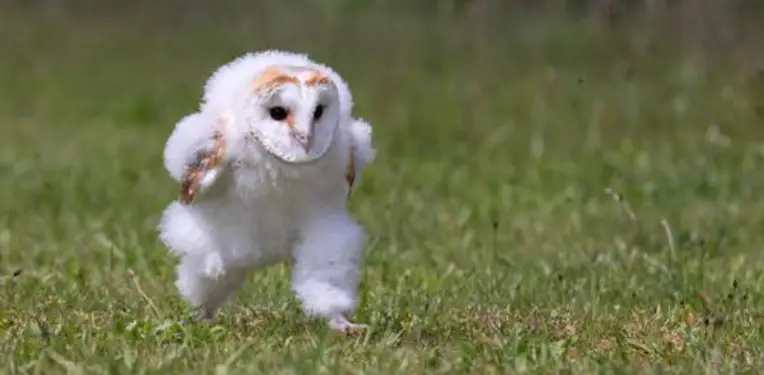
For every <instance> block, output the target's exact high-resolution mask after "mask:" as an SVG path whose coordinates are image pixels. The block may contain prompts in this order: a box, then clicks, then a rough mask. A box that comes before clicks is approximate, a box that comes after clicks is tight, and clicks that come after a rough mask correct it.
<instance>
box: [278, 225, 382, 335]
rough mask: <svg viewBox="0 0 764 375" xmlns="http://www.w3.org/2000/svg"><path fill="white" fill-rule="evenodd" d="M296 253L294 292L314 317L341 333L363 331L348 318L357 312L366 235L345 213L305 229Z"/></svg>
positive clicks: (293, 277) (293, 273)
mask: <svg viewBox="0 0 764 375" xmlns="http://www.w3.org/2000/svg"><path fill="white" fill-rule="evenodd" d="M302 239H303V240H302V242H301V243H300V244H299V245H298V246H297V247H296V248H295V249H294V260H295V262H294V266H293V269H292V290H293V292H294V293H295V294H296V295H297V297H298V298H299V299H300V300H301V301H302V304H303V309H304V310H305V312H306V313H307V314H308V315H310V316H319V317H323V318H325V319H328V320H329V326H330V328H331V329H333V330H338V331H346V332H347V331H359V330H363V329H365V328H367V326H366V325H364V324H355V323H351V322H350V321H349V320H348V318H347V315H348V314H349V313H350V312H352V311H353V310H354V309H355V308H356V304H357V301H356V290H357V288H358V281H359V268H360V263H361V257H362V250H363V245H364V242H365V240H366V234H365V232H364V230H363V228H362V227H361V226H360V225H358V224H357V223H356V222H355V221H354V220H353V219H352V218H350V217H349V216H348V215H347V214H345V213H339V214H334V215H329V216H325V215H324V216H322V217H321V218H320V219H316V220H311V221H309V222H308V223H307V225H306V226H305V227H304V228H303V231H302Z"/></svg>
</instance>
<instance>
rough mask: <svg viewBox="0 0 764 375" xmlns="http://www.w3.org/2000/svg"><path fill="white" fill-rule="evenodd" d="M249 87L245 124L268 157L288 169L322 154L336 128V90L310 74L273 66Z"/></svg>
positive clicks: (325, 79)
mask: <svg viewBox="0 0 764 375" xmlns="http://www.w3.org/2000/svg"><path fill="white" fill-rule="evenodd" d="M252 84H253V86H252V87H253V95H252V96H251V98H249V99H248V100H247V103H246V105H245V106H246V108H245V111H244V113H245V119H246V121H247V125H248V126H249V130H250V132H251V133H252V135H253V136H254V137H255V138H256V139H257V140H258V141H259V142H260V143H261V144H262V145H263V146H264V147H265V149H266V150H267V151H268V152H270V153H271V154H273V155H274V156H276V157H278V158H279V159H281V160H283V161H285V162H291V163H299V162H307V161H311V160H316V159H318V158H320V157H322V156H324V154H326V152H327V151H328V150H329V147H330V146H331V143H332V140H333V137H334V132H335V129H336V128H337V124H338V122H339V99H338V93H337V88H336V86H335V85H334V84H333V83H332V81H331V79H329V77H328V76H327V75H325V74H323V73H321V72H319V71H317V70H312V69H308V68H300V67H292V66H273V67H270V68H268V69H265V70H264V71H263V72H262V73H260V74H259V75H258V76H257V77H256V78H255V80H254V81H253V83H252Z"/></svg>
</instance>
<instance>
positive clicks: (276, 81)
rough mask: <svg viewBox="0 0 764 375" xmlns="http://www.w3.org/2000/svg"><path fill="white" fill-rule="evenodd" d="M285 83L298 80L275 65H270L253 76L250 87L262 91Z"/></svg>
mask: <svg viewBox="0 0 764 375" xmlns="http://www.w3.org/2000/svg"><path fill="white" fill-rule="evenodd" d="M287 83H294V84H297V83H298V81H297V78H295V77H294V76H292V75H289V74H286V73H284V72H283V71H282V70H280V69H278V68H276V67H270V68H267V69H265V70H264V71H263V72H262V73H260V74H259V75H258V76H257V77H255V80H254V82H253V83H252V87H253V88H254V89H255V91H264V90H268V89H270V88H273V87H276V86H281V85H285V84H287Z"/></svg>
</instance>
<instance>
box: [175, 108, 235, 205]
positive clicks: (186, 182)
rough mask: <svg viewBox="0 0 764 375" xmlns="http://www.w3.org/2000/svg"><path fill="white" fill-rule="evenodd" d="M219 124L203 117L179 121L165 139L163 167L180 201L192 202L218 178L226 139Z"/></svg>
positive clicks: (200, 115)
mask: <svg viewBox="0 0 764 375" xmlns="http://www.w3.org/2000/svg"><path fill="white" fill-rule="evenodd" d="M221 130H222V129H221V126H220V124H219V121H217V120H215V119H214V118H212V117H210V116H207V115H205V114H202V113H195V114H192V115H189V116H186V117H184V118H183V119H181V120H180V121H179V122H178V124H177V125H176V126H175V129H174V130H173V132H172V134H170V137H169V138H168V139H167V144H166V145H165V149H164V165H165V168H166V169H167V171H168V172H169V173H170V176H172V178H173V179H174V180H175V181H177V182H180V184H181V187H180V201H181V202H182V203H184V204H189V203H191V202H193V201H194V200H195V199H196V197H197V195H198V193H200V192H203V191H206V190H207V189H208V188H209V187H210V186H212V185H213V184H214V183H215V182H216V181H217V179H218V177H219V176H220V171H221V169H222V164H223V155H224V153H225V149H226V144H225V138H224V137H223V133H222V131H221Z"/></svg>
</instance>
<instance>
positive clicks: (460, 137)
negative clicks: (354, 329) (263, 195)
mask: <svg viewBox="0 0 764 375" xmlns="http://www.w3.org/2000/svg"><path fill="white" fill-rule="evenodd" d="M763 19H764V3H760V2H756V1H742V0H738V1H732V0H730V1H722V0H718V1H714V0H697V1H659V0H651V1H650V0H631V1H607V0H591V1H586V0H577V1H572V0H570V1H563V0H559V1H552V0H549V1H542V0H538V1H528V0H525V1H520V0H516V1H511V0H505V1H499V0H461V1H457V0H437V1H436V0H418V1H415V0H410V1H403V0H397V1H382V0H379V1H362V0H325V1H318V0H314V1H309V0H288V1H287V0H282V1H275V0H264V1H238V0H225V1H218V2H213V1H195V2H194V1H180V0H165V1H148V0H136V1H122V2H119V1H95V0H91V1H85V0H80V1H49V0H35V1H30V0H26V1H23V0H16V1H10V0H2V1H0V168H2V171H3V172H2V173H3V179H4V181H5V182H4V183H3V184H0V328H2V329H3V331H2V333H0V341H4V342H5V344H0V347H2V348H3V350H4V353H3V354H0V365H2V366H4V367H6V368H7V369H8V370H9V371H10V373H26V372H33V371H42V372H43V373H46V374H50V373H57V372H64V371H75V370H76V369H82V371H84V372H94V373H98V372H103V373H168V372H172V373H176V372H177V373H188V372H200V373H212V372H214V371H218V372H217V373H221V371H223V370H224V369H227V368H231V371H234V369H237V370H239V371H249V372H253V373H258V371H260V372H265V371H267V372H269V373H334V374H339V373H400V372H407V373H423V372H433V373H462V372H475V371H478V372H479V373H528V372H529V373H560V372H561V371H568V372H567V373H570V372H575V373H598V372H603V373H612V372H613V371H623V372H624V373H650V372H661V373H693V372H696V371H711V370H714V371H728V370H730V369H733V368H734V369H738V370H740V371H758V370H760V369H761V364H762V361H761V360H760V359H761V347H762V346H761V345H762V344H764V341H762V338H761V337H764V336H762V335H761V333H762V327H761V323H760V321H761V313H760V311H761V307H763V306H764V305H762V303H761V302H760V301H758V300H757V298H756V297H761V296H762V295H763V294H762V282H764V277H762V273H761V271H760V270H761V265H762V244H763V243H764V238H763V236H762V229H761V228H762V223H763V222H764V204H763V203H762V201H761V199H760V192H761V191H762V187H764V178H763V177H762V175H763V174H762V173H760V171H761V169H762V167H764V142H763V140H764V126H763V125H764V24H762V20H763ZM269 48H278V49H286V50H293V51H300V52H306V53H309V54H310V55H311V56H312V57H313V58H314V59H316V60H317V61H320V62H323V63H326V64H328V65H330V66H332V67H333V68H335V70H337V71H338V72H339V73H340V74H341V75H342V76H343V77H344V78H345V79H346V81H348V83H349V84H350V87H351V90H352V92H353V95H354V100H355V102H356V107H355V114H356V116H359V117H363V118H365V119H367V120H369V121H370V122H371V124H372V126H373V127H374V132H375V133H374V144H375V147H376V148H377V149H378V158H377V160H376V161H375V163H374V164H373V165H371V166H370V167H369V169H368V170H366V171H365V172H364V178H363V180H362V184H361V185H360V186H359V191H358V192H357V193H355V194H354V195H353V198H352V202H351V203H352V209H353V212H354V214H356V215H357V216H358V218H359V220H360V221H361V222H363V223H364V225H366V226H367V228H368V230H369V233H370V236H371V238H370V243H369V255H368V258H367V268H366V271H365V272H366V274H365V279H364V284H363V286H362V291H363V304H362V306H361V308H360V309H359V311H358V313H357V320H359V321H363V322H367V323H369V324H371V325H372V326H373V327H374V330H375V331H374V333H373V334H371V335H370V336H368V337H367V338H366V339H364V340H361V341H352V340H351V341H342V340H340V341H332V340H331V339H328V338H326V336H325V335H324V331H322V329H323V325H322V324H320V322H319V323H316V322H311V321H308V320H306V319H305V318H304V317H303V316H302V315H301V314H300V312H299V310H298V309H297V307H296V305H295V304H294V301H293V300H292V299H291V296H290V293H289V290H288V281H289V280H288V269H286V268H284V267H276V268H273V269H270V270H267V271H264V272H260V273H258V274H257V275H254V276H253V280H252V281H251V283H250V284H248V287H247V288H245V290H243V291H242V292H241V293H240V295H239V297H238V298H237V300H235V301H232V302H231V303H230V305H228V307H226V310H225V311H224V312H223V314H222V315H221V320H220V323H219V325H217V326H215V327H213V328H193V329H191V328H184V327H183V326H180V325H177V324H175V323H172V322H176V321H179V320H180V319H181V318H182V317H183V316H184V314H185V310H184V309H186V307H185V305H184V303H183V301H181V300H180V299H179V298H178V297H177V294H176V292H175V289H174V287H173V285H172V282H173V280H174V279H173V276H174V275H173V266H174V263H173V260H172V259H171V258H170V256H169V254H167V252H166V250H165V249H164V248H163V247H162V246H161V244H159V243H158V241H157V239H156V231H155V227H156V224H157V219H158V215H159V214H160V212H161V210H162V209H163V208H164V206H165V205H167V204H168V203H169V202H170V201H171V200H172V199H175V197H176V195H177V192H178V187H177V186H176V185H175V184H174V183H173V182H172V181H171V180H170V178H169V177H168V176H167V174H166V172H165V171H164V169H163V167H162V163H161V152H162V148H163V146H164V141H165V140H166V138H167V136H168V135H169V134H170V132H171V130H172V128H173V126H174V124H175V122H176V121H178V120H179V119H180V118H181V117H182V116H184V115H186V114H189V113H191V112H193V111H195V110H196V107H197V106H198V103H199V100H200V96H201V90H202V85H203V84H204V82H205V80H206V79H207V78H208V77H209V75H210V74H211V73H212V72H213V71H214V69H216V68H217V67H218V66H220V65H222V64H224V63H226V62H228V61H230V60H231V59H233V58H235V57H237V56H239V55H241V54H243V53H245V52H253V51H258V50H262V49H269ZM606 189H610V190H608V191H609V192H611V193H610V194H609V193H606ZM613 197H615V198H620V200H619V199H615V200H614V199H613ZM733 284H734V288H733ZM731 288H732V289H731ZM742 290H745V293H743V292H741V291H742ZM733 292H734V293H733ZM735 293H737V294H735ZM740 293H743V294H740ZM738 294H740V295H741V296H743V297H740V299H738ZM708 296H711V297H708ZM733 297H734V298H733ZM725 301H726V302H725ZM730 301H732V302H730ZM722 302H724V303H729V304H731V305H724V304H722ZM717 318H718V319H721V320H720V321H724V322H732V323H730V324H727V323H725V324H721V325H720V327H717V328H714V327H712V326H713V324H711V323H709V322H714V321H715V320H713V319H717ZM168 322H169V323H168ZM529 327H531V328H529ZM709 329H711V330H713V329H716V331H715V332H716V333H714V334H713V335H711V334H710V333H709ZM168 332H169V333H168ZM327 340H328V341H327ZM238 349H241V350H242V351H241V352H236V350H238ZM136 358H137V359H136ZM78 366H79V367H78ZM73 369H74V370H73ZM619 373H620V372H619ZM698 373H700V372H698Z"/></svg>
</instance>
